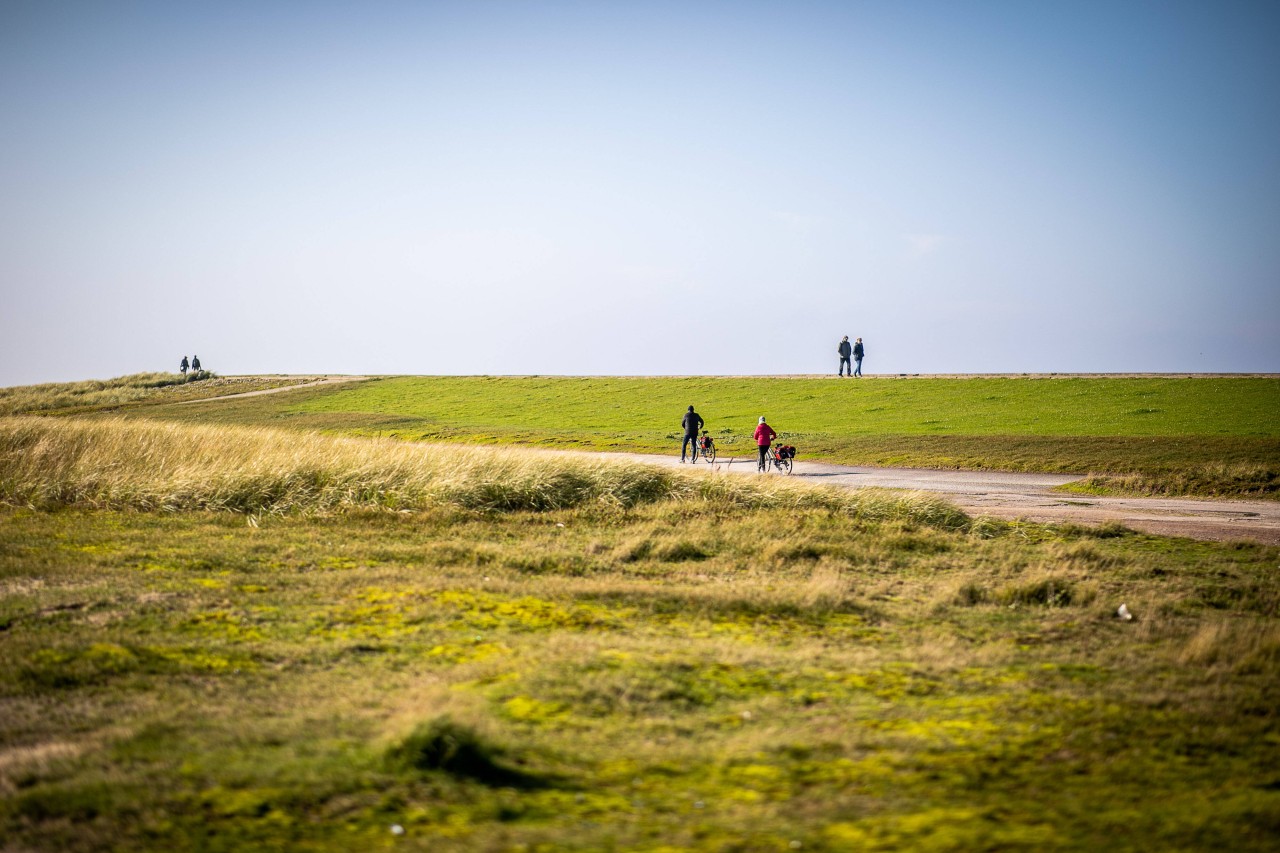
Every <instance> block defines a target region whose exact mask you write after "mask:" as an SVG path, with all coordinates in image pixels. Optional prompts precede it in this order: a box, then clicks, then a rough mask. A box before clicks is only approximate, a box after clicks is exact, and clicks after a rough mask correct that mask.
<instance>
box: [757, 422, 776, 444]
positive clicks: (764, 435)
mask: <svg viewBox="0 0 1280 853" xmlns="http://www.w3.org/2000/svg"><path fill="white" fill-rule="evenodd" d="M777 437H778V434H777V433H776V432H774V431H773V427H771V426H769V425H768V424H760V426H758V427H756V444H758V445H760V446H761V447H768V446H769V445H770V443H772V442H773V440H774V439H775V438H777Z"/></svg>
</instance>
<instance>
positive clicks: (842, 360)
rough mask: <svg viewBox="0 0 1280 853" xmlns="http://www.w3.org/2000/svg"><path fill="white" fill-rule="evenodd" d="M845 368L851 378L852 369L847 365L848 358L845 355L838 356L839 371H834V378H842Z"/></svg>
mask: <svg viewBox="0 0 1280 853" xmlns="http://www.w3.org/2000/svg"><path fill="white" fill-rule="evenodd" d="M846 368H847V369H848V370H849V375H850V376H852V375H853V368H852V367H851V366H850V364H849V357H848V356H847V355H842V356H840V369H839V370H837V371H836V376H844V372H845V370H846Z"/></svg>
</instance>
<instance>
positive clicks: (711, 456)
mask: <svg viewBox="0 0 1280 853" xmlns="http://www.w3.org/2000/svg"><path fill="white" fill-rule="evenodd" d="M702 458H703V459H705V460H707V464H711V463H712V462H715V461H716V446H715V445H714V444H713V445H711V446H710V447H707V448H705V449H703V451H702Z"/></svg>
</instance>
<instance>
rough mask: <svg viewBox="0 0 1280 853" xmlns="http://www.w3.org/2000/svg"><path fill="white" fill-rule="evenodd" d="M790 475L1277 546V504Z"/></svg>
mask: <svg viewBox="0 0 1280 853" xmlns="http://www.w3.org/2000/svg"><path fill="white" fill-rule="evenodd" d="M615 455H619V456H627V457H628V458H631V459H636V460H641V461H645V462H653V463H655V464H659V465H677V466H678V465H680V459H679V457H677V456H657V455H650V454H615ZM690 467H691V468H693V469H695V470H697V469H699V468H702V467H703V465H702V463H697V464H695V465H693V466H690ZM715 468H716V470H718V471H721V472H725V473H730V474H747V475H756V462H755V457H754V456H751V457H745V456H739V457H721V458H719V459H717V460H716V464H715ZM766 476H771V477H774V476H783V475H781V474H768V475H766ZM791 476H792V477H793V478H795V479H798V480H802V481H806V482H811V483H824V484H829V485H836V486H844V487H846V488H862V487H867V486H875V487H879V488H886V489H913V490H919V491H925V492H938V493H941V494H943V495H945V496H946V497H947V499H948V500H950V501H951V502H952V503H954V504H956V505H957V506H959V507H960V508H961V509H963V510H964V511H965V512H967V513H969V514H970V515H988V516H994V517H997V518H1007V519H1014V518H1021V519H1025V520H1028V521H1041V522H1075V523H1078V524H1089V525H1098V524H1103V523H1105V522H1109V521H1114V522H1119V523H1121V524H1123V525H1125V526H1126V527H1131V528H1133V529H1134V530H1142V531H1144V532H1147V533H1156V534H1159V535H1162V536H1187V537H1190V538H1192V539H1209V540H1214V541H1223V542H1230V541H1249V542H1261V543H1263V544H1266V545H1280V501H1228V500H1209V499H1193V498H1111V497H1106V498H1102V497H1093V496H1091V495H1072V494H1068V493H1064V492H1055V491H1052V490H1053V488H1054V487H1055V486H1060V485H1063V484H1064V483H1070V482H1072V481H1074V480H1079V479H1081V478H1080V477H1076V476H1072V475H1069V474H1024V473H1010V472H1002V471H942V470H934V469H924V468H871V467H866V466H859V465H832V464H829V463H826V462H797V463H796V464H795V472H794V473H793V474H792V475H791Z"/></svg>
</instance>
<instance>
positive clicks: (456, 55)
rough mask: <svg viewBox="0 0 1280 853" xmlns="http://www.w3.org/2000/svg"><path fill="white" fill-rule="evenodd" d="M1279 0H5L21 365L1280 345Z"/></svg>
mask: <svg viewBox="0 0 1280 853" xmlns="http://www.w3.org/2000/svg"><path fill="white" fill-rule="evenodd" d="M1277 45H1280V4H1277V3H1274V2H1256V3H1255V2H1223V3H1202V2H1194V3H1183V2H1064V3H1052V4H1050V3H1025V2H985V3H984V2H967V3H955V2H941V3H933V2H849V3H812V2H809V3H806V2H795V3H752V2H732V3H685V2H680V3H676V2H672V3H644V2H638V3H625V4H624V3H581V2H564V3H560V2H456V3H430V2H416V3H395V2H384V3H326V2H314V3H287V2H273V3H258V2H245V3H240V2H226V3H221V2H220V3H208V4H185V3H159V2H157V3H147V2H143V3H128V2H118V3H117V2H113V3H96V2H84V3H78V2H60V3H50V2H43V0H37V2H27V0H9V2H6V3H4V4H3V5H0V128H2V130H0V288H2V294H0V295H2V296H3V304H4V309H3V312H2V314H0V316H2V317H3V320H0V385H6V386H7V385H17V384H28V383H35V382H42V381H61V380H72V379H84V378H105V377H109V376H116V375H122V374H126V373H134V372H140V371H151V370H176V369H177V365H178V361H179V359H180V358H181V357H182V356H183V355H187V356H190V355H192V354H193V353H194V354H198V355H199V356H200V358H201V361H202V362H203V363H204V366H205V367H206V368H208V369H211V370H214V371H216V372H219V373H222V374H233V373H314V372H332V373H413V374H457V373H462V374H531V373H539V374H760V373H824V372H828V373H833V374H834V372H835V369H836V363H837V356H836V354H835V348H836V344H837V342H838V341H839V339H840V337H841V336H842V335H849V336H850V339H851V340H852V339H853V338H854V337H857V336H862V337H863V338H864V339H865V341H866V345H867V350H868V355H867V360H866V363H865V367H864V371H865V372H866V373H868V374H875V373H949V372H1049V371H1057V372H1127V371H1144V372H1145V371H1151V372H1183V371H1194V372H1219V371H1221V372H1246V371H1263V372H1275V371H1280V50H1277Z"/></svg>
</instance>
